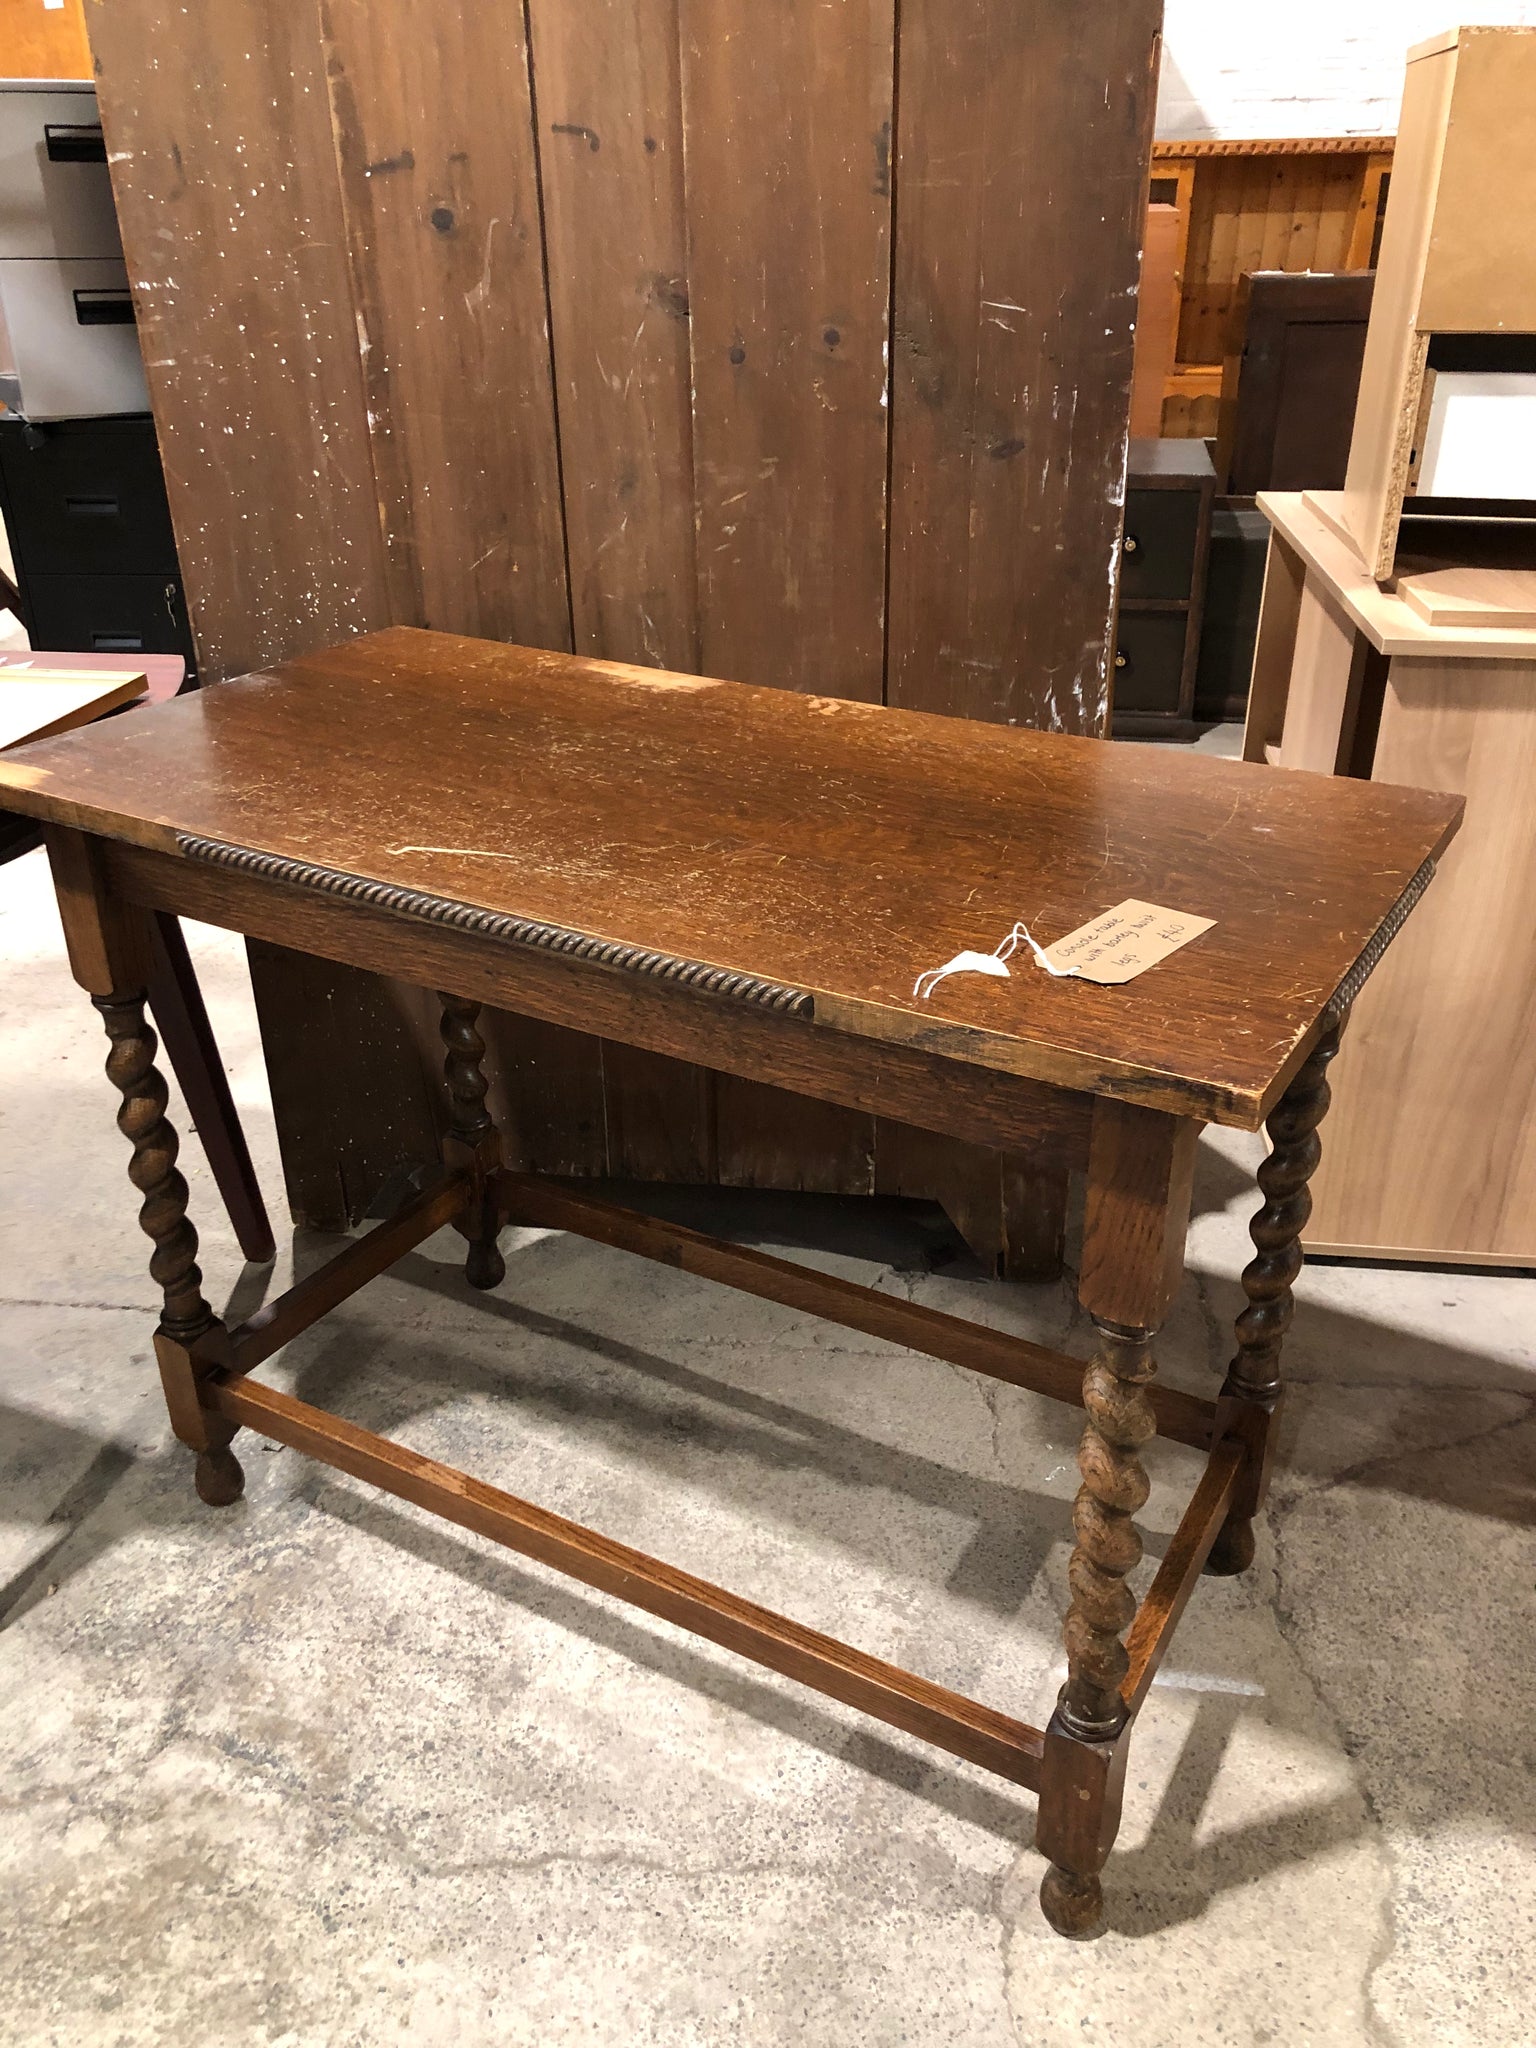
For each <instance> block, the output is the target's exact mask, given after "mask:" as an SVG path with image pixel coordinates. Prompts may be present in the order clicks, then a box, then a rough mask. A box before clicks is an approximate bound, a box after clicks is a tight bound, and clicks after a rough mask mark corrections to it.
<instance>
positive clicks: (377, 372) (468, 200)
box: [318, 0, 571, 649]
mask: <svg viewBox="0 0 1536 2048" xmlns="http://www.w3.org/2000/svg"><path fill="white" fill-rule="evenodd" d="M318 10H319V18H320V22H321V27H322V31H323V34H324V43H325V58H326V78H327V83H328V86H329V103H330V111H331V118H332V124H333V129H334V138H335V153H336V167H337V173H338V176H339V181H340V189H341V194H342V203H343V209H344V212H345V216H346V223H347V245H348V250H349V253H350V258H351V267H352V288H353V302H354V307H355V315H356V332H355V339H354V347H355V349H356V350H357V351H358V352H359V353H360V355H361V360H362V364H363V375H364V379H365V383H366V387H367V395H368V418H369V423H370V427H371V430H372V439H373V453H374V466H375V471H376V475H377V483H378V498H379V517H380V520H381V523H382V526H383V530H384V534H385V537H386V541H387V545H388V550H389V564H390V580H391V615H392V617H393V618H394V619H395V620H396V621H397V622H398V623H409V624H419V625H423V626H436V627H441V628H443V629H445V630H448V631H451V632H456V633H479V634H484V635H486V636H488V637H490V638H492V639H506V640H520V641H522V642H524V643H526V644H528V645H532V646H535V647H555V648H562V649H563V648H569V646H570V644H571V638H570V615H569V607H568V603H567V597H566V582H565V538H564V524H563V515H562V511H561V503H560V463H559V453H558V448H557V443H556V433H555V411H554V392H553V388H552V382H551V372H550V359H549V341H548V328H547V318H546V314H547V309H546V303H545V294H544V252H543V244H542V235H541V226H540V209H539V190H538V170H537V164H536V160H535V154H534V137H533V127H532V118H531V110H530V100H529V81H528V53H527V49H526V47H525V44H524V39H523V28H522V14H521V11H520V10H519V9H517V8H463V9H456V8H450V9H447V10H446V11H445V10H443V9H440V8H437V7H434V6H432V5H431V4H430V0H392V4H391V5H390V6H388V7H382V8H381V7H378V6H376V5H370V4H368V0H318Z"/></svg>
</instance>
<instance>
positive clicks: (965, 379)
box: [887, 0, 1161, 733]
mask: <svg viewBox="0 0 1536 2048" xmlns="http://www.w3.org/2000/svg"><path fill="white" fill-rule="evenodd" d="M1160 19H1161V10H1160V8H1159V7H1158V6H1157V5H1156V4H1155V0H1126V4H1124V5H1122V6H1118V7H1115V8H1113V9H1100V10H1090V11H1088V12H1086V13H1084V12H1082V11H1080V10H1068V9H1065V8H1063V7H1061V6H1060V5H1058V4H1055V0H906V4H904V5H903V7H902V10H901V27H900V35H901V49H900V84H901V111H900V122H899V134H898V138H897V164H896V172H895V183H896V208H897V237H896V240H897V251H896V285H895V314H896V320H895V335H894V341H893V364H892V393H891V395H892V408H893V415H892V431H893V447H892V466H891V568H890V647H889V658H888V673H887V696H888V701H889V702H891V703H893V704H901V705H906V706H910V707H912V708H915V709H922V710H929V711H946V712H951V713H959V714H963V715H965V716H969V717H979V718H989V719H995V720H998V721H999V722H1015V723H1020V724H1033V725H1039V726H1044V727H1052V728H1055V729H1057V730H1062V731H1068V732H1080V733H1102V732H1103V731H1104V730H1105V729H1106V726H1107V723H1108V715H1109V681H1108V674H1109V652H1110V649H1109V642H1110V637H1111V631H1110V629H1111V619H1112V614H1113V609H1114V600H1115V582H1116V576H1117V572H1118V566H1119V562H1118V548H1117V540H1118V534H1119V526H1120V517H1121V506H1122V502H1123V498H1124V487H1125V442H1126V429H1127V423H1128V419H1129V396H1130V377H1131V355H1132V319H1131V315H1132V313H1133V310H1134V306H1135V289H1136V281H1137V264H1138V252H1139V249H1140V244H1141V238H1142V224H1143V215H1144V212H1145V207H1146V180H1147V166H1148V162H1149V159H1150V152H1151V123H1152V102H1153V75H1154V71H1155V66H1156V52H1157V34H1158V27H1159V23H1160ZM1069 478H1070V484H1069V482H1068V479H1069Z"/></svg>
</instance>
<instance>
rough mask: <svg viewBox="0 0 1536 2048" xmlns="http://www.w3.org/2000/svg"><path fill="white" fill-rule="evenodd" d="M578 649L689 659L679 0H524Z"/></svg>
mask: <svg viewBox="0 0 1536 2048" xmlns="http://www.w3.org/2000/svg"><path fill="white" fill-rule="evenodd" d="M529 18H530V21H531V24H532V42H533V54H534V66H535V72H536V76H537V80H538V96H539V109H538V113H539V145H540V165H541V169H542V174H543V187H544V219H545V234H546V247H547V258H548V265H549V294H550V311H551V318H552V326H553V337H554V356H555V373H556V381H557V388H558V392H559V405H560V433H561V454H562V458H563V464H564V480H565V513H566V528H567V534H568V538H569V545H570V568H571V599H572V608H573V612H574V618H575V634H576V649H577V652H578V653H581V654H596V655H602V656H605V657H606V658H608V659H610V660H614V661H634V662H649V663H651V664H652V665H654V666H656V667H660V668H673V669H687V670H697V669H698V667H699V666H700V662H699V631H698V589H697V582H696V578H695V574H694V530H693V423H692V416H691V398H690V364H689V346H688V321H689V291H688V276H687V271H688V228H687V219H686V214H685V206H684V193H683V117H682V97H681V94H682V86H681V80H680V77H679V69H678V67H679V54H678V26H677V0H589V4H587V5H585V6H581V7H572V6H570V5H568V4H566V0H531V4H530V7H529Z"/></svg>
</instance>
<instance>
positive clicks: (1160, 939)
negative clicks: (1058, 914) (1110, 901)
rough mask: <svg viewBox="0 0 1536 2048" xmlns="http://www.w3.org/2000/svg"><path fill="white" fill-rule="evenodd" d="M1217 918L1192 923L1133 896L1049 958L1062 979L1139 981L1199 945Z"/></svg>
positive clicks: (1062, 942) (1050, 949) (1050, 951)
mask: <svg viewBox="0 0 1536 2048" xmlns="http://www.w3.org/2000/svg"><path fill="white" fill-rule="evenodd" d="M1215 922H1216V920H1215V918H1214V917H1191V916H1189V915H1188V913H1187V912H1185V911H1182V910H1165V909H1163V907H1162V905H1161V904H1158V903H1138V902H1137V900H1136V898H1135V897H1134V896H1131V897H1127V899H1126V900H1125V902H1124V903H1117V904H1116V905H1115V907H1114V909H1113V910H1106V911H1105V912H1104V913H1103V915H1102V916H1100V917H1096V918H1094V919H1093V921H1092V922H1091V923H1090V924H1085V925H1079V927H1078V928H1077V930H1076V931H1075V932H1068V933H1067V936H1066V937H1065V938H1064V939H1058V940H1057V941H1056V943H1055V945H1054V946H1046V947H1044V948H1043V952H1044V957H1045V959H1046V960H1048V961H1049V962H1050V964H1051V966H1052V967H1054V968H1055V970H1056V972H1057V973H1058V974H1077V975H1080V976H1081V977H1082V979H1083V980H1084V981H1099V982H1105V983H1113V982H1120V981H1134V980H1135V978H1136V976H1137V975H1138V974H1143V973H1145V972H1146V970H1147V968H1149V967H1155V966H1156V965H1157V963H1158V961H1159V960H1166V959H1167V958H1168V955H1169V954H1170V953H1176V952H1177V951H1178V950H1179V948H1180V946H1187V945H1188V944H1189V942H1190V940H1191V939H1198V938H1199V936H1200V934H1201V933H1202V932H1208V931H1209V930H1210V929H1211V927H1212V925H1213V924H1215Z"/></svg>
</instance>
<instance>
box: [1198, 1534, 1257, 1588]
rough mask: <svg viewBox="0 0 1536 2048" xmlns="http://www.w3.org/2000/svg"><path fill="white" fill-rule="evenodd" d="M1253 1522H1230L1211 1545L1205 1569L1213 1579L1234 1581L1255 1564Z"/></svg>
mask: <svg viewBox="0 0 1536 2048" xmlns="http://www.w3.org/2000/svg"><path fill="white" fill-rule="evenodd" d="M1253 1550H1254V1543H1253V1524H1252V1522H1228V1523H1227V1524H1226V1526H1225V1527H1224V1528H1223V1529H1222V1531H1221V1534H1220V1535H1219V1536H1218V1537H1217V1538H1216V1541H1215V1542H1214V1543H1213V1544H1212V1545H1211V1554H1210V1556H1209V1557H1208V1558H1207V1559H1206V1561H1205V1569H1206V1571H1207V1572H1208V1573H1209V1575H1210V1576H1211V1577H1212V1578H1213V1579H1233V1578H1236V1577H1237V1574H1238V1573H1239V1572H1245V1571H1247V1569H1248V1567H1249V1565H1251V1564H1252V1563H1253Z"/></svg>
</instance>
